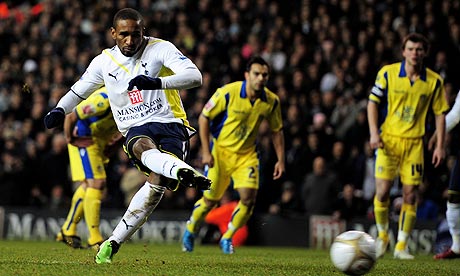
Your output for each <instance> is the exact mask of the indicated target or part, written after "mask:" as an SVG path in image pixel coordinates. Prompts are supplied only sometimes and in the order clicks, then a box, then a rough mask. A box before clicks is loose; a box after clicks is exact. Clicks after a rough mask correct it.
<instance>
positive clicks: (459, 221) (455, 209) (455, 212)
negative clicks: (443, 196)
mask: <svg viewBox="0 0 460 276" xmlns="http://www.w3.org/2000/svg"><path fill="white" fill-rule="evenodd" d="M446 219H447V224H448V225H449V232H450V235H451V236H452V246H451V247H450V248H451V249H452V251H454V252H455V253H460V204H458V203H449V202H447V211H446Z"/></svg>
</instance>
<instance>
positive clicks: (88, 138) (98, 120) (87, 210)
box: [57, 88, 122, 249]
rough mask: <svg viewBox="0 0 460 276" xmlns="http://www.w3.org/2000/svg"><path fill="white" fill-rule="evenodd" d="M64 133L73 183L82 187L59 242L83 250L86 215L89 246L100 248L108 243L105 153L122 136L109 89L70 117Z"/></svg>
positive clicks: (101, 90)
mask: <svg viewBox="0 0 460 276" xmlns="http://www.w3.org/2000/svg"><path fill="white" fill-rule="evenodd" d="M64 134H65V136H66V139H67V142H68V150H69V159H70V169H71V173H72V181H73V182H77V183H79V186H78V188H77V189H76V190H75V192H74V194H73V197H72V204H71V207H70V210H69V213H68V215H67V219H66V221H65V223H64V224H63V225H62V227H61V231H60V232H59V233H58V235H57V240H58V241H63V242H64V243H66V244H67V245H69V246H71V247H73V248H81V247H82V244H81V239H80V237H79V236H78V235H77V224H78V222H80V220H81V219H82V217H83V216H84V218H85V221H86V225H87V227H88V232H89V238H88V247H92V248H95V249H97V248H98V246H99V245H100V244H101V243H102V242H103V241H104V238H103V237H102V235H101V233H100V230H99V221H100V210H101V200H102V197H103V190H104V188H105V185H106V172H105V165H106V164H107V163H108V161H109V158H108V157H107V156H106V154H105V152H104V151H106V148H107V147H113V146H114V145H117V144H118V142H119V141H120V140H121V139H120V138H121V137H122V136H121V134H120V133H119V132H118V129H117V126H116V125H115V121H114V120H113V116H112V112H111V110H110V105H109V100H108V97H107V94H106V92H105V88H101V89H100V90H99V91H97V92H95V93H94V94H92V95H91V96H90V97H89V98H88V99H86V100H85V101H83V102H81V103H80V104H79V105H78V106H77V108H76V109H75V111H74V112H72V113H70V114H69V115H67V117H66V119H65V122H64Z"/></svg>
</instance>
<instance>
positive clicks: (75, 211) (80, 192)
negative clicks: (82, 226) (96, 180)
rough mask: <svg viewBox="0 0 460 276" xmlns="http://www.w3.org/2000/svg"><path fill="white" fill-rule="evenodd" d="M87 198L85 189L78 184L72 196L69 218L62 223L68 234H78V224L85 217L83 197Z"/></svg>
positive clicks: (65, 233) (64, 230) (63, 229)
mask: <svg viewBox="0 0 460 276" xmlns="http://www.w3.org/2000/svg"><path fill="white" fill-rule="evenodd" d="M84 198H85V189H83V187H82V186H78V188H77V189H76V190H75V192H74V193H73V196H72V203H71V205H70V210H69V213H68V214H67V218H66V220H65V222H64V225H62V227H61V229H62V232H64V235H66V236H75V235H76V234H77V224H78V223H79V222H80V220H81V218H82V217H83V201H84V200H83V199H84Z"/></svg>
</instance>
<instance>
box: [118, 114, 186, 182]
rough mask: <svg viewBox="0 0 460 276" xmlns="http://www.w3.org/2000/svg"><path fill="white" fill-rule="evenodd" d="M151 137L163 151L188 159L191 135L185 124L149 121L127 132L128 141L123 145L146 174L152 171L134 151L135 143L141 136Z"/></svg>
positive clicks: (136, 164)
mask: <svg viewBox="0 0 460 276" xmlns="http://www.w3.org/2000/svg"><path fill="white" fill-rule="evenodd" d="M143 137H144V138H145V137H147V138H149V139H151V140H152V141H153V142H154V143H155V144H156V145H157V147H158V149H159V150H160V151H161V152H165V153H169V154H172V155H174V156H176V157H177V158H179V159H181V160H184V161H186V158H187V157H188V154H189V151H190V144H189V139H190V136H189V134H188V132H187V129H186V127H185V126H184V125H182V124H178V123H157V122H152V123H147V124H145V125H142V126H136V127H132V128H130V129H129V131H128V133H127V134H126V141H125V144H124V145H123V148H124V150H125V152H126V153H127V154H128V157H129V159H131V162H133V163H134V165H135V166H136V167H137V168H138V169H139V170H140V171H142V172H144V173H145V174H146V175H149V174H150V173H151V172H152V171H151V170H150V169H149V168H147V167H146V166H144V165H143V164H142V162H141V160H139V159H137V158H136V157H135V155H134V153H133V145H134V143H135V142H136V141H137V140H138V139H139V138H143Z"/></svg>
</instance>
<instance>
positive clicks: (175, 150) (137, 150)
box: [44, 8, 211, 264]
mask: <svg viewBox="0 0 460 276" xmlns="http://www.w3.org/2000/svg"><path fill="white" fill-rule="evenodd" d="M111 34H112V38H113V39H114V40H115V43H116V45H115V46H113V47H112V48H110V49H105V50H103V51H102V53H101V54H99V55H98V56H96V57H95V58H94V59H93V60H92V61H91V63H90V65H89V66H88V68H87V69H86V72H85V73H84V74H83V75H82V77H81V78H80V79H79V80H78V81H77V82H76V83H75V84H74V85H73V86H72V87H71V89H70V91H69V92H67V93H66V94H65V95H64V96H63V97H62V98H61V99H60V100H59V102H58V103H57V105H56V107H55V108H54V109H53V110H51V111H50V112H49V113H48V114H47V115H46V116H45V118H44V122H45V125H46V127H47V128H54V127H58V126H62V124H63V122H64V118H65V114H68V113H70V112H72V111H73V109H74V108H75V107H76V105H77V104H78V103H80V102H81V101H82V100H84V99H86V98H88V96H89V95H91V94H92V93H93V92H94V91H96V90H97V89H99V88H101V87H102V86H104V85H105V86H106V87H107V91H108V97H109V101H110V106H111V108H112V113H113V117H114V119H115V122H116V124H117V127H118V129H119V131H120V132H121V133H122V134H123V135H124V136H125V137H126V142H125V144H124V149H125V151H126V152H127V154H128V156H129V157H130V158H131V160H132V161H133V162H134V163H135V164H136V166H137V167H138V168H139V169H140V170H141V171H143V172H144V173H146V175H148V179H147V182H146V183H145V185H144V186H142V187H141V188H140V189H139V191H138V192H137V193H136V194H135V196H134V197H133V199H132V200H131V202H130V204H129V206H128V210H127V211H126V213H125V214H124V215H123V217H122V219H121V221H120V222H119V224H118V225H117V226H116V228H115V229H114V231H113V233H112V236H110V237H109V238H108V239H107V240H106V241H104V242H103V243H102V244H101V246H100V248H99V251H98V253H97V255H96V259H95V261H96V263H98V264H100V263H111V262H112V257H113V255H114V254H115V253H117V251H118V249H119V247H120V245H121V244H122V243H123V242H124V241H126V240H127V239H129V237H131V235H132V234H133V233H134V232H135V231H136V230H137V229H138V228H139V227H141V226H142V224H143V223H144V222H145V221H146V219H147V217H148V216H149V215H150V214H151V213H152V211H153V210H154V209H155V207H156V206H157V205H158V203H159V202H160V200H161V198H162V196H163V193H164V191H165V189H166V188H169V189H171V190H175V189H177V187H178V185H179V184H181V185H184V186H186V187H194V188H196V189H200V190H207V189H209V186H210V185H211V181H210V180H209V179H207V178H206V177H205V176H203V175H201V174H200V173H198V172H197V171H196V170H194V169H193V168H192V167H191V166H189V165H188V164H187V163H185V162H184V161H183V160H184V159H185V158H186V155H187V153H188V141H189V138H190V136H191V135H193V134H194V133H195V130H194V129H193V128H192V127H191V126H190V125H189V123H188V121H187V116H186V113H185V111H184V108H183V105H182V101H181V99H180V95H179V91H178V90H179V89H189V88H193V87H197V86H200V85H201V83H202V75H201V72H200V71H199V70H198V68H197V67H196V65H195V64H194V63H193V62H192V61H191V60H190V59H188V58H187V57H186V56H184V55H183V54H182V53H181V52H180V51H179V50H178V49H177V48H176V47H175V46H174V45H173V44H172V43H170V42H168V41H165V40H162V39H159V38H154V37H147V36H144V20H143V18H142V15H141V14H140V13H139V12H138V11H136V10H134V9H130V8H125V9H121V10H119V11H118V12H117V13H116V14H115V16H114V18H113V27H112V28H111Z"/></svg>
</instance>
